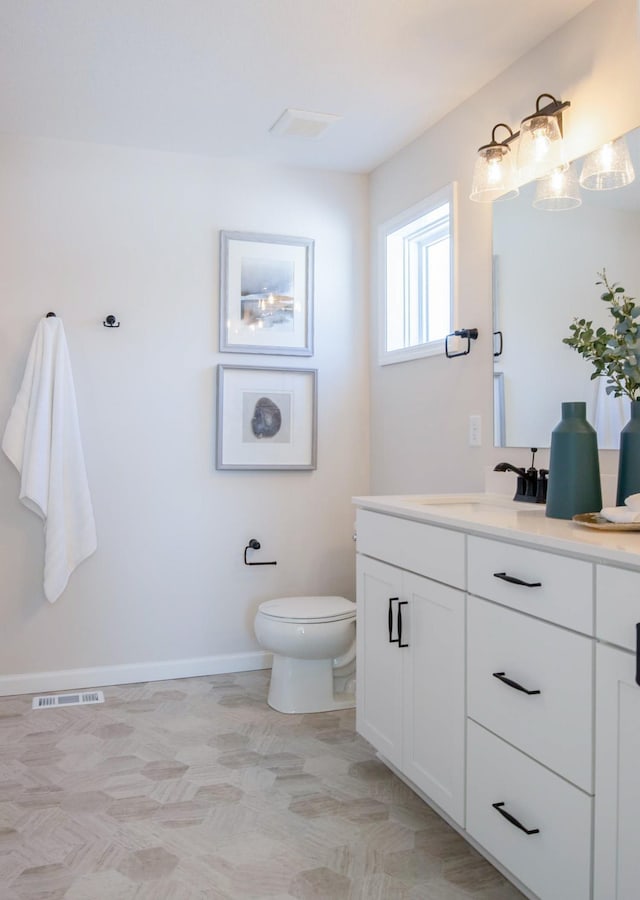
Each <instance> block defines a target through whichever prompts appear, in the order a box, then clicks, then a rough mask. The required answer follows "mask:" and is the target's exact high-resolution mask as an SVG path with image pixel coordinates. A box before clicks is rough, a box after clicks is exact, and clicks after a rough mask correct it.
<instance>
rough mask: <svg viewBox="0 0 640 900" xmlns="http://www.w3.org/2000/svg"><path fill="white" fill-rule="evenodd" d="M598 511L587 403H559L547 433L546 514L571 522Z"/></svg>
mask: <svg viewBox="0 0 640 900" xmlns="http://www.w3.org/2000/svg"><path fill="white" fill-rule="evenodd" d="M601 509H602V490H601V487H600V464H599V461H598V438H597V435H596V432H595V429H594V428H592V426H591V425H590V424H589V423H588V422H587V404H586V403H563V404H562V419H561V420H560V422H559V423H558V424H557V425H556V427H555V428H554V429H553V431H552V432H551V452H550V456H549V487H548V489H547V510H546V512H547V515H548V516H550V517H551V518H553V519H571V518H572V517H573V516H575V515H578V514H579V513H586V512H600V510H601Z"/></svg>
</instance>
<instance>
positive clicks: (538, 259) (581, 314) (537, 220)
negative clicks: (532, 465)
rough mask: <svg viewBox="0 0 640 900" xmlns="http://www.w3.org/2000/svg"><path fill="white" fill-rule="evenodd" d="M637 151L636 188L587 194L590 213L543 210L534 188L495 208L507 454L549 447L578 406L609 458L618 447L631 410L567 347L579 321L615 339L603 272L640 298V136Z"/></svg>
mask: <svg viewBox="0 0 640 900" xmlns="http://www.w3.org/2000/svg"><path fill="white" fill-rule="evenodd" d="M627 142H628V145H629V152H630V154H631V159H632V162H633V166H634V168H635V171H636V179H635V181H634V182H633V183H632V184H630V185H628V186H627V187H624V188H620V189H618V190H609V191H588V190H583V189H580V197H581V199H582V203H581V205H580V206H577V207H575V208H574V209H567V210H563V211H560V212H549V211H543V210H538V209H534V207H533V199H534V196H535V184H528V185H525V186H524V187H523V188H521V189H520V196H519V197H517V198H516V199H513V200H505V201H502V202H497V203H494V205H493V253H494V269H493V295H494V296H493V300H494V330H495V331H499V332H501V333H502V342H503V349H502V353H501V354H500V355H496V356H495V357H494V444H495V446H497V447H548V446H549V444H550V441H551V431H552V430H553V428H554V427H555V425H557V423H558V422H559V421H560V404H561V403H562V402H568V401H571V402H573V401H584V402H586V404H587V418H588V419H589V421H590V422H591V424H592V425H593V426H594V427H595V428H596V431H597V432H598V446H599V447H600V449H602V450H606V449H616V448H617V447H618V440H619V433H620V430H621V429H622V427H623V426H624V425H625V423H626V422H627V421H628V419H629V409H628V401H627V400H623V399H615V398H612V397H609V396H607V395H606V393H605V387H606V379H605V378H597V379H595V380H593V381H592V380H590V379H591V374H592V372H593V367H592V366H591V364H590V363H589V362H587V361H586V360H584V359H583V358H582V357H581V356H579V354H577V353H576V352H575V350H572V349H571V347H568V346H567V345H566V344H563V343H562V340H563V338H565V337H569V325H570V324H571V322H572V321H573V319H574V318H575V317H577V318H585V319H592V320H593V322H594V325H595V326H596V327H597V326H599V325H603V326H604V327H606V328H607V330H610V329H611V324H612V323H611V317H610V314H609V312H608V309H607V305H606V304H605V303H604V302H603V301H602V300H601V299H600V295H601V294H602V292H603V288H601V287H600V286H599V285H596V282H597V281H599V278H598V272H601V271H602V269H603V268H604V269H606V272H607V276H608V278H609V279H610V280H611V281H616V282H618V283H620V284H621V285H623V286H624V287H625V288H626V291H627V293H628V294H629V295H630V296H632V297H638V298H640V128H638V129H636V130H635V131H633V132H630V133H629V134H628V135H627ZM581 167H582V161H581V160H578V161H577V169H578V173H579V172H580V170H581ZM499 349H500V348H499V339H498V338H496V346H495V348H494V352H495V353H497V352H498V350H499Z"/></svg>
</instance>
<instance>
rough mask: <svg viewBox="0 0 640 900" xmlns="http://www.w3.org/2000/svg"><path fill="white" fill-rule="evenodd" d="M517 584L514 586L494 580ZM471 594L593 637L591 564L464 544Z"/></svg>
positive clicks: (496, 545)
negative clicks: (509, 579)
mask: <svg viewBox="0 0 640 900" xmlns="http://www.w3.org/2000/svg"><path fill="white" fill-rule="evenodd" d="M499 575H502V576H506V578H511V579H517V580H518V581H521V582H524V584H517V583H514V582H513V581H507V580H505V579H504V577H503V578H500V577H498V576H499ZM468 579H469V582H468V584H469V587H468V590H469V593H471V594H476V595H477V596H478V597H486V598H487V599H488V600H495V601H496V602H497V603H502V604H504V605H505V606H511V607H513V608H514V609H518V610H520V611H521V612H526V613H529V614H530V615H532V616H537V617H538V618H540V619H546V620H547V621H549V622H556V623H557V624H559V625H565V626H566V627H567V628H572V629H573V630H574V631H581V632H583V633H584V634H593V568H592V565H591V563H588V562H585V561H583V560H579V559H570V558H568V557H565V556H556V555H555V554H553V553H545V552H544V551H543V550H533V549H531V548H530V547H519V546H516V545H514V544H504V543H501V542H500V541H492V540H488V539H486V538H479V537H470V538H469V541H468Z"/></svg>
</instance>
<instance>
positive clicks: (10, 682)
mask: <svg viewBox="0 0 640 900" xmlns="http://www.w3.org/2000/svg"><path fill="white" fill-rule="evenodd" d="M271 658H272V657H271V654H270V653H265V652H264V651H263V650H256V651H254V652H252V653H224V654H220V655H219V656H202V657H196V658H194V659H169V660H163V661H161V662H148V663H131V664H129V665H127V664H125V665H120V666H96V667H94V668H88V669H60V670H59V671H55V672H24V673H21V674H18V675H0V697H7V696H11V695H13V694H40V693H49V692H52V691H67V690H74V689H81V688H90V687H101V686H104V685H109V684H135V683H136V682H140V681H167V680H169V679H173V678H196V677H198V676H199V675H223V674H227V673H230V672H250V671H254V670H256V669H269V668H271Z"/></svg>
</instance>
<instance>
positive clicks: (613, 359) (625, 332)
mask: <svg viewBox="0 0 640 900" xmlns="http://www.w3.org/2000/svg"><path fill="white" fill-rule="evenodd" d="M598 276H599V278H601V279H602V280H601V281H596V284H598V285H604V287H605V291H604V293H603V294H601V296H600V299H601V300H602V301H604V302H605V303H606V304H608V306H609V312H610V313H611V316H612V318H613V326H612V329H611V331H607V330H606V328H602V327H600V328H595V329H594V327H593V322H590V321H589V322H588V321H587V320H586V319H578V318H576V319H574V320H573V324H572V325H570V326H569V331H571V337H567V338H563V341H562V342H563V344H568V345H569V346H570V347H573V349H574V350H576V351H577V352H578V353H579V354H580V355H581V356H584V358H585V359H587V360H589V362H590V363H591V364H592V365H593V368H594V372H593V373H592V375H591V380H592V381H593V379H594V378H599V377H600V376H605V377H606V379H607V386H606V392H607V394H613V396H614V397H629V399H630V400H639V399H640V322H639V321H638V320H639V319H640V306H638V305H637V304H636V301H635V299H634V298H633V297H628V296H627V295H626V294H625V289H624V288H623V287H622V286H621V285H619V284H618V283H617V282H613V283H610V282H609V280H608V279H607V275H606V271H605V269H603V270H602V272H598Z"/></svg>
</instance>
